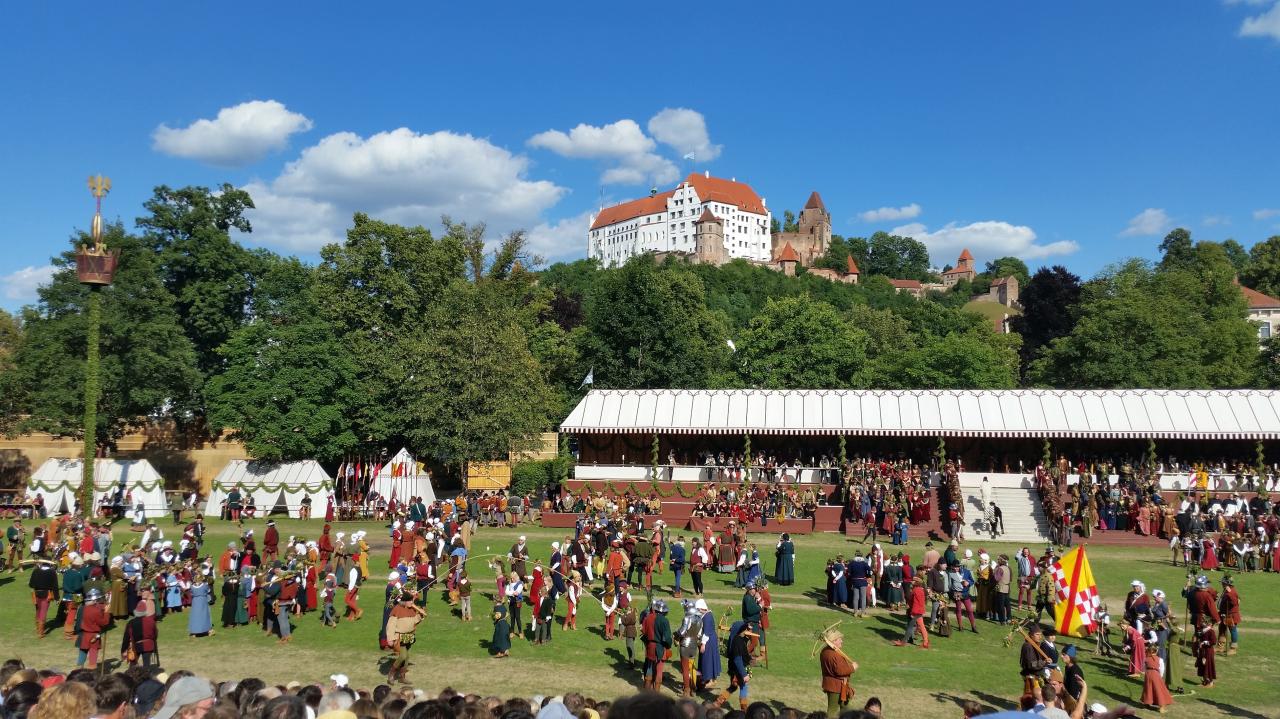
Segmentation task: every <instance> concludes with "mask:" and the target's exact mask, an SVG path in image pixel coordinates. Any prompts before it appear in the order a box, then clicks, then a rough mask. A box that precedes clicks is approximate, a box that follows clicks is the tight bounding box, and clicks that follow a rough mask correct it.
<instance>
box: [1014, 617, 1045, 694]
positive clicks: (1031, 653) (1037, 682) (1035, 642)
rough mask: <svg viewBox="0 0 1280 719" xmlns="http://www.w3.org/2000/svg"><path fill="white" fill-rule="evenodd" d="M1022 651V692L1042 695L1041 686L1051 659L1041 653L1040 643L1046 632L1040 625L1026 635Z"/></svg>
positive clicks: (1020, 658)
mask: <svg viewBox="0 0 1280 719" xmlns="http://www.w3.org/2000/svg"><path fill="white" fill-rule="evenodd" d="M1023 638H1024V641H1023V642H1022V652H1021V654H1020V655H1019V657H1018V663H1019V666H1020V667H1021V670H1022V693H1023V694H1031V695H1033V696H1039V695H1040V686H1041V685H1042V684H1043V683H1044V670H1045V667H1047V666H1049V660H1048V659H1046V658H1045V657H1044V655H1043V654H1041V653H1040V644H1041V642H1043V641H1044V632H1043V631H1041V629H1040V625H1038V624H1037V625H1035V626H1033V627H1032V628H1031V633H1030V634H1027V635H1024V637H1023Z"/></svg>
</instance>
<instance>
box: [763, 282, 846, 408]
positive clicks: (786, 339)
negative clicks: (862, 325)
mask: <svg viewBox="0 0 1280 719" xmlns="http://www.w3.org/2000/svg"><path fill="white" fill-rule="evenodd" d="M866 348H867V334H866V333H865V332H863V331H862V330H860V329H858V328H857V327H854V326H853V324H852V323H851V322H849V320H848V319H847V318H846V317H844V316H842V315H841V314H840V313H839V312H838V311H837V310H836V308H834V307H832V306H831V305H829V304H827V303H825V302H820V301H815V300H813V299H811V298H808V297H786V298H782V299H778V300H770V301H769V302H768V304H766V305H765V308H764V311H763V312H761V313H760V314H759V315H757V316H756V317H755V319H753V320H752V321H751V327H750V328H749V329H748V330H747V331H746V333H745V334H744V335H743V337H742V342H741V343H740V346H739V348H738V359H739V361H740V362H741V363H742V375H743V378H744V379H745V381H746V383H747V384H749V385H751V386H754V387H765V388H768V389H804V388H814V387H819V388H828V387H830V388H835V387H853V386H855V385H856V377H857V375H858V373H859V372H860V371H861V370H862V367H863V364H864V363H865V361H866Z"/></svg>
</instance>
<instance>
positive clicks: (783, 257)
mask: <svg viewBox="0 0 1280 719" xmlns="http://www.w3.org/2000/svg"><path fill="white" fill-rule="evenodd" d="M773 261H774V262H799V261H800V255H797V254H796V250H795V248H794V247H792V246H791V243H790V242H788V243H787V244H785V245H783V246H782V250H781V251H779V252H778V256H777V257H774V258H773Z"/></svg>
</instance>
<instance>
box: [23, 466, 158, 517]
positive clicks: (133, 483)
mask: <svg viewBox="0 0 1280 719" xmlns="http://www.w3.org/2000/svg"><path fill="white" fill-rule="evenodd" d="M83 477H84V460H83V459H78V458H77V459H65V458H56V457H55V458H53V459H47V460H45V462H44V464H42V465H40V468H39V469H37V470H36V471H35V474H33V475H31V479H30V480H29V481H28V482H27V487H28V490H29V491H30V492H31V493H32V494H38V495H40V496H41V497H43V498H44V506H45V510H46V511H47V512H49V513H50V514H57V513H58V512H60V511H62V510H64V509H65V510H66V511H68V512H70V511H71V510H72V509H73V508H74V507H75V503H76V498H75V495H76V493H77V492H79V491H80V487H81V483H82V479H83ZM117 491H119V492H121V494H122V496H126V497H128V499H129V500H130V501H128V502H126V503H125V504H126V506H125V511H127V512H132V511H133V508H134V507H135V506H137V505H138V504H139V503H141V504H142V505H143V507H145V508H146V511H147V514H148V515H153V514H156V513H159V512H164V511H165V510H166V509H168V505H167V503H166V502H165V498H164V478H163V477H161V476H160V473H159V472H157V471H156V468H155V467H153V466H151V463H150V462H148V461H147V460H145V459H106V458H103V459H95V460H94V461H93V506H94V509H97V508H98V505H100V504H101V503H102V500H103V498H104V495H114V494H115V493H116V492H117ZM109 498H110V497H109V496H108V499H109Z"/></svg>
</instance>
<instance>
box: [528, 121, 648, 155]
mask: <svg viewBox="0 0 1280 719" xmlns="http://www.w3.org/2000/svg"><path fill="white" fill-rule="evenodd" d="M529 146H530V147H540V148H543V149H547V150H551V151H552V152H554V153H556V154H557V155H561V156H564V157H576V158H588V159H600V158H628V157H631V156H633V155H643V154H645V153H648V152H652V151H653V149H654V147H656V146H657V143H655V142H654V141H653V139H652V138H650V137H648V136H646V135H645V134H644V130H641V129H640V125H638V124H636V121H635V120H618V121H617V122H612V123H609V124H608V125H603V126H600V127H596V126H595V125H587V124H581V125H578V126H577V127H575V128H573V129H572V130H570V131H569V132H567V133H565V132H561V131H560V130H547V131H546V132H540V133H538V134H537V135H534V136H533V137H531V138H529Z"/></svg>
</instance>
